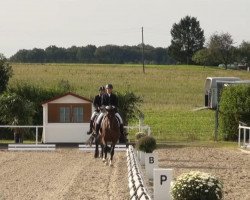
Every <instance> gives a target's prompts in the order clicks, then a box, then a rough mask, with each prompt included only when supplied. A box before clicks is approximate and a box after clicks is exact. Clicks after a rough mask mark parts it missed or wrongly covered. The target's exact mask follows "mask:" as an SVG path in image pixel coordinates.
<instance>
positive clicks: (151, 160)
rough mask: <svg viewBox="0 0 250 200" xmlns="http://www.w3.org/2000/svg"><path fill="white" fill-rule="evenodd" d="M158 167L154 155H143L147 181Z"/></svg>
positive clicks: (156, 157) (156, 156) (156, 158)
mask: <svg viewBox="0 0 250 200" xmlns="http://www.w3.org/2000/svg"><path fill="white" fill-rule="evenodd" d="M157 167H158V155H157V154H155V153H146V154H145V169H146V174H147V177H148V179H153V178H154V177H153V170H154V168H157Z"/></svg>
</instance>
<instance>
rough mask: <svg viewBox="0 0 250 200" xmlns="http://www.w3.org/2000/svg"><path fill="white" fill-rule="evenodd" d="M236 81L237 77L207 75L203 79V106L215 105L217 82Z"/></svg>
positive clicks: (211, 106) (213, 106) (213, 107)
mask: <svg viewBox="0 0 250 200" xmlns="http://www.w3.org/2000/svg"><path fill="white" fill-rule="evenodd" d="M221 81H223V82H224V83H227V82H230V83H232V82H237V81H240V78H237V77H207V78H206V81H205V91H204V93H205V106H206V107H208V108H212V109H215V108H216V107H217V89H218V88H217V82H221Z"/></svg>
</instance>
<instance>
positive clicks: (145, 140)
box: [137, 136, 156, 153]
mask: <svg viewBox="0 0 250 200" xmlns="http://www.w3.org/2000/svg"><path fill="white" fill-rule="evenodd" d="M137 149H139V150H140V151H143V152H146V153H152V152H153V151H154V150H155V149H156V140H155V139H154V138H153V137H152V136H145V137H141V138H140V139H139V140H138V142H137Z"/></svg>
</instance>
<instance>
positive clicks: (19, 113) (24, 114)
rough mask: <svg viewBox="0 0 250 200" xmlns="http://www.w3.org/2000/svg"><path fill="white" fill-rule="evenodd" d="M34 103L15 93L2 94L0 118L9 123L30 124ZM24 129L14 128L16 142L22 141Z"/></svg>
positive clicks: (0, 98)
mask: <svg viewBox="0 0 250 200" xmlns="http://www.w3.org/2000/svg"><path fill="white" fill-rule="evenodd" d="M34 113H35V112H34V107H33V103H32V102H30V101H29V100H27V99H25V98H22V97H21V96H20V95H17V94H15V93H8V92H5V93H3V94H2V95H1V96H0V120H1V121H2V122H3V123H6V124H8V125H10V124H11V125H28V124H31V123H32V116H33V115H34ZM22 131H23V130H22V129H18V128H14V136H15V141H16V142H21V141H22V139H21V138H22V136H21V135H22Z"/></svg>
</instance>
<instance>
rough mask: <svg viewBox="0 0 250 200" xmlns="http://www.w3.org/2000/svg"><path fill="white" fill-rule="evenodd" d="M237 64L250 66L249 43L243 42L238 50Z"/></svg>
mask: <svg viewBox="0 0 250 200" xmlns="http://www.w3.org/2000/svg"><path fill="white" fill-rule="evenodd" d="M238 62H240V63H241V64H246V65H248V66H249V65H250V42H246V41H243V42H242V43H241V44H240V46H239V48H238Z"/></svg>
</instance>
